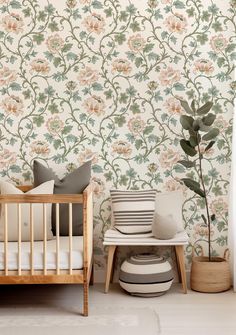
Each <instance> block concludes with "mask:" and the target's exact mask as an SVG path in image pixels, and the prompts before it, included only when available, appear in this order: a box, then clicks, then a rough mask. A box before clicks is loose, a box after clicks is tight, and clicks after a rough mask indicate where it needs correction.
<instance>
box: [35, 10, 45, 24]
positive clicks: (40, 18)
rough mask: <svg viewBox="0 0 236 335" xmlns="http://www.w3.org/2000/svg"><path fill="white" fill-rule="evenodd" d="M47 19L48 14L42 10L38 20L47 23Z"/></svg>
mask: <svg viewBox="0 0 236 335" xmlns="http://www.w3.org/2000/svg"><path fill="white" fill-rule="evenodd" d="M46 18H47V14H46V13H45V12H44V11H43V10H40V11H39V13H38V17H37V20H38V21H43V22H45V21H46Z"/></svg>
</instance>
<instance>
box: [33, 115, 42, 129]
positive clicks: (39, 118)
mask: <svg viewBox="0 0 236 335" xmlns="http://www.w3.org/2000/svg"><path fill="white" fill-rule="evenodd" d="M33 123H34V124H36V126H37V127H41V126H42V124H43V123H44V117H43V116H42V115H39V116H34V117H33Z"/></svg>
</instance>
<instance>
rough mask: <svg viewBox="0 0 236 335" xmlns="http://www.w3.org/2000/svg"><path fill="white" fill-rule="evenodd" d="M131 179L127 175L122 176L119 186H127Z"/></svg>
mask: <svg viewBox="0 0 236 335" xmlns="http://www.w3.org/2000/svg"><path fill="white" fill-rule="evenodd" d="M128 181H129V178H128V177H127V176H126V175H124V174H123V175H121V176H120V180H119V185H124V186H126V185H127V184H128Z"/></svg>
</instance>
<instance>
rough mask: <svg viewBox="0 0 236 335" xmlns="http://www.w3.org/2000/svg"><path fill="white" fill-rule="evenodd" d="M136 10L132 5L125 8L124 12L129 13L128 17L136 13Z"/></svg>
mask: <svg viewBox="0 0 236 335" xmlns="http://www.w3.org/2000/svg"><path fill="white" fill-rule="evenodd" d="M136 10H137V9H136V8H135V6H134V5H133V4H131V5H129V6H127V7H126V11H127V12H128V13H130V15H134V14H135V13H136Z"/></svg>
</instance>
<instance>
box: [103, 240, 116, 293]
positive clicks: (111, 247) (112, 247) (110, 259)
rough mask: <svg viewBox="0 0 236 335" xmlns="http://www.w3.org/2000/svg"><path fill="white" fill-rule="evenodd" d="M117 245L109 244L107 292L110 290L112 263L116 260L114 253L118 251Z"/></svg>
mask: <svg viewBox="0 0 236 335" xmlns="http://www.w3.org/2000/svg"><path fill="white" fill-rule="evenodd" d="M116 248H117V246H116V245H109V249H108V258H107V274H106V283H105V293H107V292H108V290H109V285H110V281H111V272H112V265H113V260H114V254H115V251H116Z"/></svg>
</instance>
